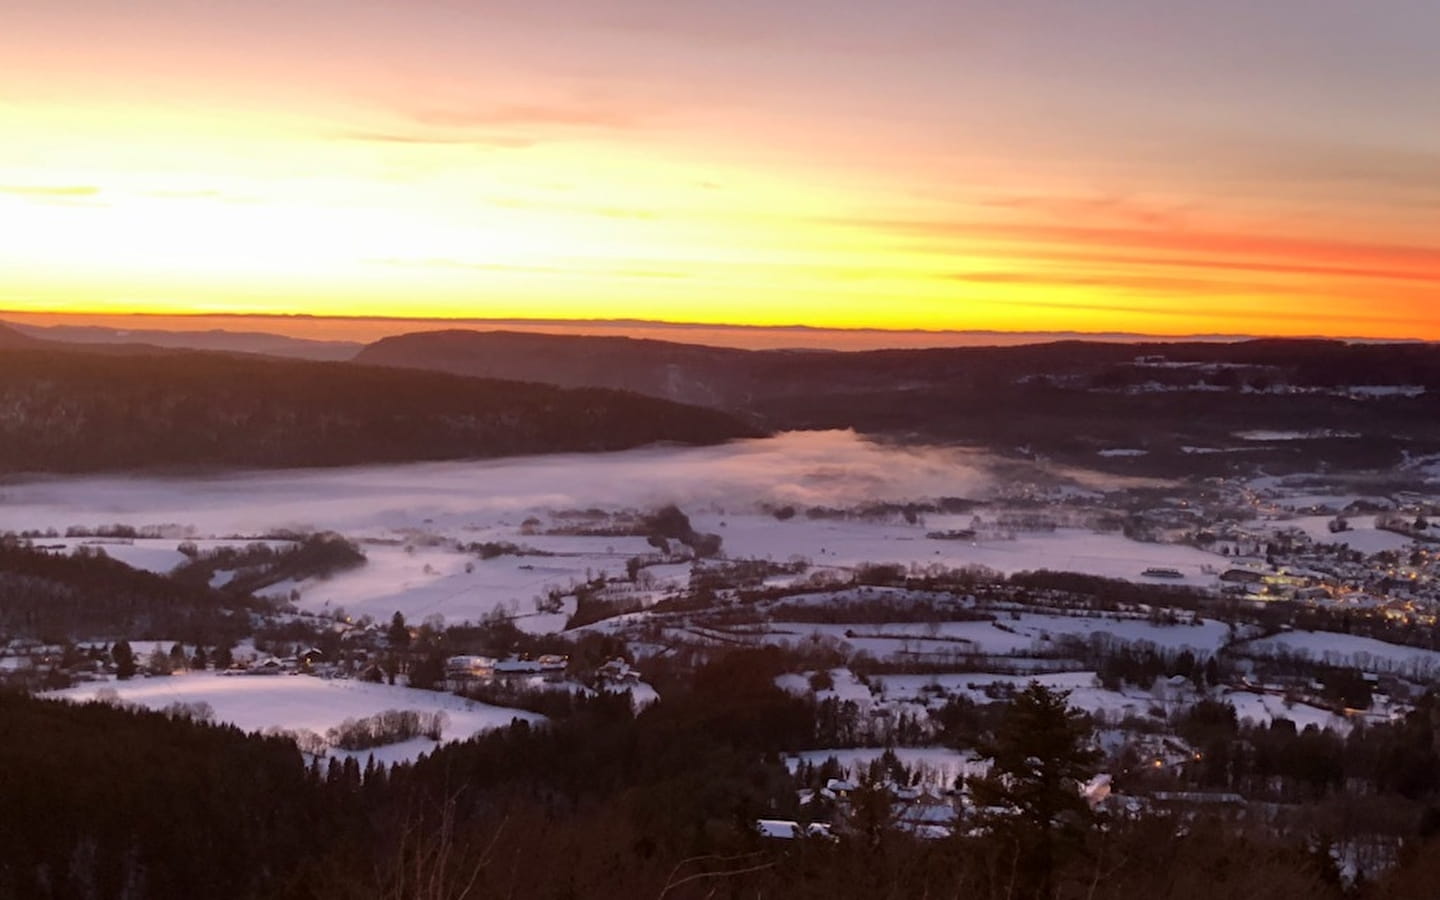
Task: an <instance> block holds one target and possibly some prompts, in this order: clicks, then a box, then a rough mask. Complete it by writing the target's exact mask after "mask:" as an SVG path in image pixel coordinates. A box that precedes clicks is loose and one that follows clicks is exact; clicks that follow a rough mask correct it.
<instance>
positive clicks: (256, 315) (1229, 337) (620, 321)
mask: <svg viewBox="0 0 1440 900" xmlns="http://www.w3.org/2000/svg"><path fill="white" fill-rule="evenodd" d="M9 315H19V316H56V317H65V318H91V317H105V318H134V319H237V320H274V321H277V322H298V321H306V322H327V321H333V322H378V323H391V322H393V323H405V322H414V323H430V322H433V323H437V324H446V325H455V324H476V325H480V324H491V325H518V326H525V325H533V326H593V327H599V328H627V327H629V328H634V327H641V328H643V327H654V328H672V329H677V330H697V331H698V330H704V329H712V330H725V331H736V332H761V331H768V332H777V331H778V332H785V331H793V332H801V333H818V334H825V333H834V334H856V335H867V334H873V335H920V336H924V335H935V336H945V335H955V336H969V337H986V336H995V337H1027V336H1048V337H1056V338H1076V339H1080V340H1085V339H1127V340H1134V341H1145V340H1159V341H1164V342H1183V341H1187V340H1191V341H1205V342H1217V343H1220V342H1240V341H1253V340H1293V341H1340V342H1360V343H1416V344H1427V343H1434V342H1432V341H1427V340H1425V339H1423V338H1400V337H1385V336H1360V335H1347V336H1339V335H1324V334H1306V335H1279V334H1264V333H1258V334H1257V333H1243V332H1241V333H1226V332H1186V333H1159V332H1140V331H1077V330H1074V329H1061V330H1054V331H1047V330H1027V329H1016V330H1002V329H995V328H882V327H877V326H836V325H810V324H806V323H803V322H794V323H789V324H783V325H756V324H749V323H740V322H687V321H672V320H666V319H637V318H590V319H574V318H539V317H499V318H486V317H479V316H399V315H336V314H315V313H276V312H253V313H252V312H229V311H227V312H203V311H200V312H153V311H135V312H108V311H101V310H94V311H78V310H34V309H0V320H3V317H5V316H9ZM29 327H46V326H29ZM60 327H63V326H60ZM90 327H103V326H90ZM156 330H160V331H175V330H174V329H156ZM209 330H212V331H213V330H216V329H209ZM219 330H220V331H224V329H219ZM177 333H180V332H177ZM333 342H335V343H364V342H357V341H333Z"/></svg>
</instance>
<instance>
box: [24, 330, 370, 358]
mask: <svg viewBox="0 0 1440 900" xmlns="http://www.w3.org/2000/svg"><path fill="white" fill-rule="evenodd" d="M0 327H6V328H8V329H10V330H11V331H14V332H17V333H19V334H22V335H27V336H29V337H32V338H37V339H40V340H45V341H54V342H57V343H63V344H66V345H69V346H71V347H72V348H73V349H80V348H81V347H88V348H93V349H96V350H98V351H102V352H103V351H105V350H108V349H113V348H114V347H115V346H116V345H121V346H125V347H129V348H131V349H132V350H134V349H136V348H137V347H145V348H166V349H185V350H215V351H220V352H225V353H258V354H263V355H266V356H284V357H290V358H294V359H312V360H321V361H327V362H345V361H347V360H349V359H351V358H352V357H354V356H355V354H356V353H358V352H359V351H360V349H361V348H362V347H363V346H364V345H363V344H359V343H355V342H351V341H317V340H308V339H305V338H293V337H287V336H285V335H280V334H267V333H265V332H258V331H229V330H225V329H219V328H214V329H209V330H205V331H166V330H162V329H158V328H106V327H103V326H99V325H8V326H0ZM0 346H3V344H0Z"/></svg>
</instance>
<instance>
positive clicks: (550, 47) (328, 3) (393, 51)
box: [0, 0, 1440, 339]
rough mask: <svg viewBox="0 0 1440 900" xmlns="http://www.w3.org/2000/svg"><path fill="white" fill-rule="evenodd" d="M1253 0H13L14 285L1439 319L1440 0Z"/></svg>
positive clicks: (31, 297) (938, 310)
mask: <svg viewBox="0 0 1440 900" xmlns="http://www.w3.org/2000/svg"><path fill="white" fill-rule="evenodd" d="M1256 5H1257V4H1253V3H1250V2H1244V0H1216V2H1213V3H1210V4H1205V5H1204V6H1205V9H1204V10H1203V11H1202V10H1199V9H1195V10H1175V9H1168V8H1166V9H1165V10H1164V15H1163V16H1162V15H1161V14H1160V13H1159V12H1157V7H1155V5H1154V4H1147V3H1142V2H1140V0H1097V2H1096V3H1094V4H1073V3H1066V2H1062V0H1015V2H1008V3H1004V4H1001V3H998V2H996V3H986V2H981V3H976V4H955V3H947V2H939V0H909V2H902V3H899V4H894V5H881V4H874V3H861V2H858V0H796V2H794V3H793V4H785V5H781V6H777V5H776V4H773V3H760V2H758V0H755V2H752V0H736V2H732V3H727V4H724V5H723V6H721V5H715V6H713V7H712V6H701V5H685V4H675V3H673V2H660V0H613V2H600V0H593V2H571V3H566V4H559V5H557V4H550V3H544V2H538V3H537V2H527V3H519V2H514V0H489V2H483V3H482V2H478V0H406V2H402V0H354V2H342V0H291V2H287V3H283V4H256V3H253V2H246V3H239V2H208V3H202V2H199V0H126V2H121V0H66V2H64V3H50V4H46V3H34V4H28V6H29V7H30V8H28V9H19V10H16V9H10V8H7V9H6V10H5V11H4V12H3V13H0V27H3V30H4V32H5V34H6V41H5V43H6V49H5V53H4V54H3V55H0V234H3V235H4V239H3V241H0V308H4V309H9V310H22V311H46V310H69V311H86V312H134V311H140V312H158V313H207V312H224V313H311V314H317V315H346V316H400V317H406V316H412V317H520V318H563V319H576V318H580V319H583V318H635V319H658V320H667V321H675V322H708V323H721V322H737V323H746V324H762V325H776V324H791V323H804V324H810V325H817V326H830V327H877V328H897V329H905V328H923V329H1001V330H1028V331H1058V330H1071V331H1125V332H1146V333H1155V334H1184V333H1251V334H1332V335H1344V336H1371V337H1406V338H1430V339H1440V129H1436V128H1434V127H1433V125H1434V123H1435V122H1440V92H1436V91H1434V90H1433V86H1434V85H1435V84H1437V83H1440V57H1436V56H1435V55H1434V54H1433V53H1432V52H1430V49H1429V48H1428V47H1427V46H1426V41H1427V38H1426V37H1425V36H1426V35H1433V34H1435V33H1440V5H1436V4H1433V3H1422V2H1411V0H1387V2H1385V3H1382V4H1379V5H1372V6H1368V7H1366V8H1365V9H1360V6H1359V5H1357V4H1354V3H1350V2H1345V0H1277V2H1276V3H1275V4H1266V5H1264V7H1265V8H1264V9H1262V10H1255V9H1252V8H1251V7H1253V6H1256ZM1198 6H1199V5H1197V7H1198ZM1382 12H1383V13H1384V14H1383V15H1382V14H1381V13H1382Z"/></svg>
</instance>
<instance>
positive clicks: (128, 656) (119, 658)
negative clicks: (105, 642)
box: [110, 641, 135, 678]
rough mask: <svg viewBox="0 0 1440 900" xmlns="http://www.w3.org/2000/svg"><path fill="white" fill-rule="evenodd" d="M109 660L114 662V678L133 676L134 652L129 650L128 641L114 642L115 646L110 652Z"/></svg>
mask: <svg viewBox="0 0 1440 900" xmlns="http://www.w3.org/2000/svg"><path fill="white" fill-rule="evenodd" d="M110 658H111V659H112V660H114V661H115V677H116V678H130V677H132V676H134V674H135V651H134V650H131V649H130V642H129V641H116V642H115V646H114V647H113V648H111V650H110Z"/></svg>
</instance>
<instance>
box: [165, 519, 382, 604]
mask: <svg viewBox="0 0 1440 900" xmlns="http://www.w3.org/2000/svg"><path fill="white" fill-rule="evenodd" d="M178 549H179V551H180V552H181V553H182V554H184V555H185V556H186V557H187V560H186V562H184V563H181V564H180V565H179V566H177V567H176V568H175V570H174V571H173V572H171V573H170V574H171V577H173V578H175V579H176V580H178V581H181V582H184V583H186V584H191V585H196V586H198V585H209V584H210V583H211V582H212V581H213V580H214V578H215V576H216V575H217V574H218V573H220V572H231V573H233V574H232V576H231V577H230V579H229V580H228V581H226V582H225V583H224V584H223V585H221V586H219V588H218V590H219V591H220V592H221V593H224V594H227V595H230V596H244V595H247V594H252V593H254V592H256V591H259V590H262V589H264V588H267V587H270V586H271V585H275V584H279V583H280V582H282V581H292V580H293V581H303V580H305V579H307V578H328V577H330V576H331V575H334V574H336V573H338V572H343V571H346V570H348V569H353V568H357V567H359V566H363V565H364V564H365V554H364V553H363V552H362V551H361V550H360V548H359V547H358V546H357V545H356V544H355V543H354V542H353V541H350V540H347V539H346V538H345V537H344V536H343V535H340V534H336V533H334V532H322V533H320V534H310V535H304V536H298V535H297V536H296V540H295V541H294V542H286V543H282V544H279V545H278V546H277V545H275V544H271V543H266V542H264V541H254V542H251V543H249V544H246V545H245V546H244V547H233V546H224V547H216V548H214V549H211V550H204V551H202V550H200V549H199V548H198V547H197V546H196V545H195V544H194V543H193V542H189V541H186V542H182V543H181V544H180V545H179V547H178Z"/></svg>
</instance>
